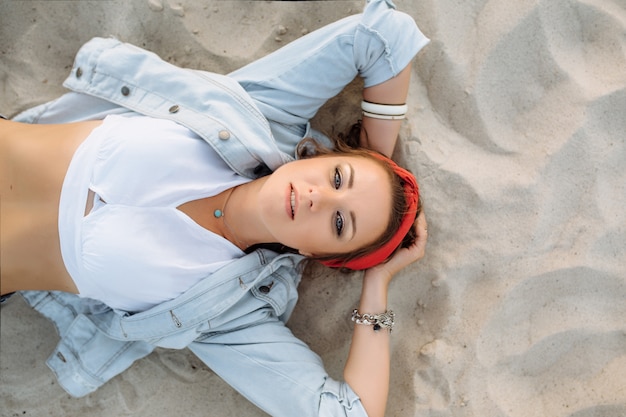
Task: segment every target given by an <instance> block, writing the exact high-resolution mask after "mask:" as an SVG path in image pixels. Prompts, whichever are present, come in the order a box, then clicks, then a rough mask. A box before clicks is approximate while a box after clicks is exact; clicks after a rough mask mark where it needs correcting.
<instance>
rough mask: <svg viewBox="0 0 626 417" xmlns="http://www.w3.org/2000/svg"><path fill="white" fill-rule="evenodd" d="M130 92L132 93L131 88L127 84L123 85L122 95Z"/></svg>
mask: <svg viewBox="0 0 626 417" xmlns="http://www.w3.org/2000/svg"><path fill="white" fill-rule="evenodd" d="M129 94H130V88H128V87H126V86H124V87H122V95H123V96H127V95H129Z"/></svg>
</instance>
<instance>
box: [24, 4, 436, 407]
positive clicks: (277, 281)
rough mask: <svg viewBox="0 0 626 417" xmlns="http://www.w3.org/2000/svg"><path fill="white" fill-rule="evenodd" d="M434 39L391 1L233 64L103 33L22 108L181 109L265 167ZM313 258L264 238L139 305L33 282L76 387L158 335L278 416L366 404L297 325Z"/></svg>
mask: <svg viewBox="0 0 626 417" xmlns="http://www.w3.org/2000/svg"><path fill="white" fill-rule="evenodd" d="M427 43H428V39H427V38H426V37H425V36H424V35H423V34H422V33H421V32H420V31H419V29H418V28H417V26H416V25H415V22H414V21H413V19H412V18H410V17H409V16H408V15H405V14H403V13H400V12H397V11H395V10H394V6H393V4H392V3H391V1H390V0H387V1H383V0H372V1H371V2H368V5H367V6H366V8H365V11H364V13H363V14H362V15H356V16H351V17H348V18H345V19H342V20H340V21H339V22H336V23H334V24H331V25H328V26H326V27H324V28H322V29H320V30H317V31H315V32H313V33H311V34H309V35H308V36H305V37H303V38H300V39H298V40H297V41H295V42H293V43H291V44H289V45H287V46H285V47H283V48H281V49H280V50H279V51H277V52H275V53H273V54H271V55H269V56H268V57H265V58H263V59H261V60H258V61H255V62H254V63H252V64H250V65H247V66H245V67H243V68H242V69H240V70H238V71H235V72H234V73H232V74H229V75H228V76H224V75H219V74H213V73H209V72H204V71H194V70H187V69H181V68H178V67H175V66H173V65H171V64H168V63H166V62H165V61H163V60H161V59H160V58H159V57H157V56H156V55H154V54H152V53H150V52H147V51H144V50H142V49H140V48H137V47H134V46H132V45H128V44H124V43H122V42H120V41H118V40H115V39H99V38H96V39H93V40H92V41H90V42H88V43H87V44H86V45H84V46H83V47H82V48H81V49H80V51H79V53H78V54H77V57H76V60H75V63H74V67H73V69H72V73H71V75H70V76H69V77H68V79H67V80H66V81H65V83H64V85H65V86H66V87H68V88H69V89H71V90H72V92H70V93H67V94H65V95H64V96H62V97H60V98H59V99H57V100H55V101H53V102H50V103H46V104H43V105H41V106H38V107H35V108H33V109H30V110H27V111H26V112H24V113H22V114H20V115H18V116H17V117H16V118H15V120H18V121H23V122H30V123H62V122H71V121H78V120H88V119H101V118H103V117H105V116H106V115H107V114H121V113H128V112H138V113H142V114H146V115H150V116H153V117H158V118H166V119H171V120H175V121H176V122H178V123H180V124H182V125H184V126H186V127H188V128H189V129H191V130H192V131H194V132H195V133H197V134H198V135H200V136H201V137H202V138H203V139H205V140H206V141H207V142H208V143H209V144H211V145H212V146H213V148H214V149H215V150H216V151H217V152H218V153H219V154H220V155H221V156H222V158H223V159H224V160H225V161H226V162H227V163H228V164H229V165H230V167H231V168H232V169H233V170H235V171H236V172H238V173H240V174H241V175H244V176H247V177H250V178H256V177H259V176H262V175H265V174H267V173H268V172H270V171H272V170H274V169H276V168H277V167H279V166H280V165H282V164H284V163H286V162H288V161H291V160H293V158H294V156H293V155H294V149H295V146H296V145H297V143H298V142H299V141H300V140H301V139H302V138H303V137H305V136H310V135H312V136H316V137H320V140H323V139H324V138H323V137H321V135H317V134H316V132H313V131H312V130H311V129H310V126H309V123H308V121H309V119H310V118H312V117H313V116H314V115H315V113H316V112H317V110H318V109H319V107H321V106H322V105H323V104H324V102H325V101H326V100H328V99H329V98H331V97H333V96H334V95H336V94H337V93H339V91H341V89H342V88H343V87H344V86H345V85H346V84H348V83H349V82H350V81H351V80H352V79H353V78H354V77H355V76H356V75H361V76H362V77H363V78H364V83H365V86H366V87H368V86H371V85H376V84H379V83H381V82H383V81H385V80H387V79H389V78H391V77H393V76H395V75H396V74H397V73H398V72H399V71H400V70H402V69H403V68H404V67H405V66H406V65H407V64H408V63H409V62H410V61H411V59H412V58H413V57H414V56H415V54H416V53H417V52H418V51H419V50H420V49H421V48H422V47H423V46H425V45H426V44H427ZM320 73H324V74H325V76H324V77H320V76H319V75H320ZM300 260H301V257H300V256H298V255H289V254H284V255H277V254H275V253H273V252H271V251H267V250H257V251H255V252H254V253H251V254H249V255H246V256H244V257H243V258H241V259H238V260H236V261H233V262H231V263H230V264H228V265H227V266H225V267H223V268H222V269H220V270H218V271H217V272H215V273H213V274H212V275H211V276H210V277H208V278H207V279H205V280H203V281H201V282H200V283H198V284H197V285H195V286H194V287H192V288H191V289H189V290H188V291H187V292H185V293H184V294H183V295H181V296H179V297H177V298H176V299H173V300H171V301H168V302H166V303H163V304H160V305H158V306H156V307H153V308H151V309H149V310H147V311H144V312H140V313H135V314H133V313H130V312H125V311H119V310H111V309H110V308H108V307H107V306H105V305H103V304H101V303H98V302H95V301H93V300H88V299H83V298H80V297H78V296H75V295H72V294H67V293H61V292H31V291H28V292H23V293H22V294H23V296H24V297H25V299H26V300H27V302H28V303H29V304H30V305H31V306H33V307H34V308H35V309H36V310H38V311H39V312H41V313H42V314H43V315H45V316H46V317H48V318H49V319H51V320H52V321H53V322H54V323H55V325H56V327H57V329H58V331H59V334H60V336H61V341H60V342H59V345H58V346H57V348H56V350H55V352H54V353H53V354H52V355H51V356H50V358H49V359H48V362H47V363H48V365H49V366H50V367H51V369H52V370H53V371H54V372H55V374H56V376H57V378H58V380H59V383H60V385H61V386H62V387H63V388H64V389H65V390H67V391H68V392H69V393H70V394H72V395H74V396H83V395H86V394H88V393H90V392H93V391H94V390H96V389H97V388H98V387H99V386H101V385H102V384H104V383H105V382H106V381H108V380H109V379H111V378H112V377H114V376H115V375H117V374H119V373H120V372H122V371H124V370H125V369H127V368H128V367H129V366H130V365H131V364H132V363H133V362H134V361H136V360H137V359H140V358H142V357H144V356H146V355H148V354H149V353H150V352H151V351H152V350H153V349H154V348H155V347H164V348H174V349H182V348H185V347H188V348H189V349H191V351H193V352H194V354H196V355H197V356H198V357H199V358H200V359H201V360H202V361H203V362H204V363H206V365H207V366H209V367H210V368H211V369H212V370H213V371H214V372H216V373H217V374H218V375H220V376H221V377H222V378H223V379H224V380H226V381H227V382H228V383H229V384H230V385H232V386H233V387H234V388H235V389H237V390H238V391H239V392H240V393H241V394H242V395H244V396H245V397H246V398H248V399H249V400H250V401H252V402H253V403H254V404H256V405H257V406H259V407H260V408H261V409H263V410H264V411H266V412H267V413H269V414H271V415H274V416H294V415H298V416H365V415H366V413H365V410H364V409H363V407H362V405H361V402H360V400H359V398H358V396H357V395H356V394H355V393H354V392H353V391H352V389H351V388H350V387H349V386H348V385H347V384H346V383H344V382H338V381H335V380H332V379H331V378H329V376H328V374H327V373H326V371H325V370H324V367H323V364H322V362H321V360H320V358H319V357H318V356H317V355H316V354H315V353H314V352H312V351H311V350H310V349H309V348H308V346H306V345H305V344H304V343H303V342H302V341H300V340H299V339H297V338H296V337H294V336H293V334H292V333H291V332H290V330H289V329H288V328H287V327H286V326H285V323H286V321H287V319H288V318H289V316H290V314H291V312H292V310H293V308H294V306H295V303H296V301H297V298H298V295H297V286H298V283H299V281H300V271H299V270H298V268H297V265H298V262H299V261H300ZM251 340H252V341H254V343H250V341H251ZM267 381H271V383H270V384H268V383H267Z"/></svg>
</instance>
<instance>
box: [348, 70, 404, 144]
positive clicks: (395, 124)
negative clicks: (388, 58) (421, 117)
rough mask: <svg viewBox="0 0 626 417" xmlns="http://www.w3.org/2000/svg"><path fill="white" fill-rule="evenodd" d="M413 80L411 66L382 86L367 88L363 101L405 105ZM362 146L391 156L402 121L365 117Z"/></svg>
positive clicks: (361, 139) (364, 91)
mask: <svg viewBox="0 0 626 417" xmlns="http://www.w3.org/2000/svg"><path fill="white" fill-rule="evenodd" d="M410 79H411V64H409V65H407V66H406V67H405V68H404V69H403V70H402V71H400V73H399V74H398V75H397V76H395V77H394V78H391V79H389V80H387V81H385V82H383V83H381V84H378V85H375V86H372V87H368V88H365V89H364V90H363V99H364V100H366V101H369V102H371V103H378V104H404V103H406V98H407V95H408V90H409V81H410ZM361 126H362V128H361V137H360V141H361V143H360V144H361V146H363V147H366V148H369V149H374V150H377V151H379V152H381V153H382V154H384V155H386V156H391V154H392V153H393V149H394V147H395V145H396V141H397V139H398V133H399V132H400V128H401V127H402V120H381V119H374V118H371V117H367V116H363V121H362V124H361Z"/></svg>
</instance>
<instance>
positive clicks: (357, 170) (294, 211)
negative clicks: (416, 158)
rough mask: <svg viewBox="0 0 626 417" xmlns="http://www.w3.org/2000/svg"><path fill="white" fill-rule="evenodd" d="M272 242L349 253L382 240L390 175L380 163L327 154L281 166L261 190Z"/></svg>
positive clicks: (321, 252)
mask: <svg viewBox="0 0 626 417" xmlns="http://www.w3.org/2000/svg"><path fill="white" fill-rule="evenodd" d="M260 193H261V194H260V198H259V201H260V207H259V210H260V213H259V214H260V216H261V221H262V222H263V223H264V226H265V227H266V228H267V230H268V232H269V233H270V234H271V236H272V238H273V239H274V240H273V241H275V242H280V243H282V244H283V245H286V246H289V247H291V248H295V249H298V250H299V251H300V253H302V254H304V255H309V256H310V255H324V254H335V253H350V252H353V251H354V250H356V249H360V248H362V247H364V246H366V245H368V244H370V243H372V242H373V241H375V240H376V239H378V238H379V237H380V236H381V235H382V234H383V232H384V231H385V229H386V228H387V225H388V223H389V219H390V216H391V180H390V178H389V174H388V173H387V172H386V171H385V170H384V168H382V167H381V166H380V165H379V164H378V163H377V162H375V161H373V160H370V159H368V158H364V157H360V156H324V157H317V158H311V159H304V160H298V161H295V162H291V163H288V164H285V165H283V166H281V167H280V168H278V169H277V170H276V171H275V172H274V173H273V174H272V175H271V176H270V177H269V178H268V179H267V181H265V183H264V185H263V187H262V189H261V191H260Z"/></svg>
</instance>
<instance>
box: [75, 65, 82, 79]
mask: <svg viewBox="0 0 626 417" xmlns="http://www.w3.org/2000/svg"><path fill="white" fill-rule="evenodd" d="M81 75H83V69H82V68H81V67H78V68H76V78H80V77H81Z"/></svg>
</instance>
